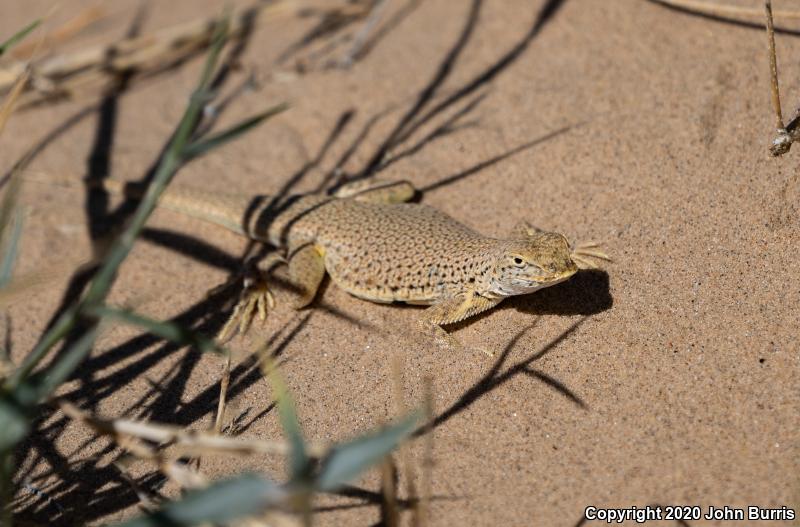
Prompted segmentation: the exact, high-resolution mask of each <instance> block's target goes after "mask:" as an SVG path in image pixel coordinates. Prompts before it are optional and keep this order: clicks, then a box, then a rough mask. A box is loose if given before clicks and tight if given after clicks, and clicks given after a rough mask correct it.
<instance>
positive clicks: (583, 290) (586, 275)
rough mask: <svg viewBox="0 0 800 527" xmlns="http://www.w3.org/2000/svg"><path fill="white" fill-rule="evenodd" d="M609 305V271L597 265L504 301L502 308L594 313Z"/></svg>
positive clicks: (528, 310)
mask: <svg viewBox="0 0 800 527" xmlns="http://www.w3.org/2000/svg"><path fill="white" fill-rule="evenodd" d="M613 305H614V299H613V297H612V296H611V289H610V280H609V275H608V273H607V272H606V271H603V270H600V269H591V270H585V271H581V272H579V273H578V274H576V275H575V276H573V277H572V279H570V280H567V281H566V282H563V283H560V284H558V285H554V286H553V287H548V288H547V289H543V290H541V291H538V292H536V293H534V294H532V295H522V296H516V297H513V298H510V299H509V300H508V301H507V302H505V306H506V308H509V307H511V308H514V309H516V310H518V311H522V312H524V313H531V314H536V315H596V314H597V313H601V312H603V311H605V310H607V309H610V308H611V306H613ZM500 307H501V308H502V307H503V304H500Z"/></svg>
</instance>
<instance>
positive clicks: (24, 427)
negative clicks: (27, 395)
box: [0, 399, 30, 452]
mask: <svg viewBox="0 0 800 527" xmlns="http://www.w3.org/2000/svg"><path fill="white" fill-rule="evenodd" d="M29 428H30V425H29V424H28V418H27V416H26V415H24V414H23V413H22V411H20V409H19V407H18V405H16V404H14V402H13V401H9V400H7V399H0V452H2V451H4V450H9V449H11V447H13V446H14V445H16V444H17V443H18V442H19V441H21V440H22V438H24V437H25V436H26V435H27V433H28V430H29Z"/></svg>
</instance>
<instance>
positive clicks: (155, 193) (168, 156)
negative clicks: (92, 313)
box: [10, 18, 228, 386]
mask: <svg viewBox="0 0 800 527" xmlns="http://www.w3.org/2000/svg"><path fill="white" fill-rule="evenodd" d="M227 27H228V19H227V18H226V19H225V20H223V21H222V22H220V23H219V24H218V25H217V29H216V31H215V34H214V40H213V42H214V43H213V45H212V46H211V49H210V50H209V53H208V57H207V58H206V63H205V66H204V68H203V73H202V75H201V77H200V81H199V83H198V86H197V88H196V89H195V91H194V93H193V95H192V97H191V98H190V100H189V104H188V105H187V107H186V111H185V112H184V114H183V117H182V118H181V121H180V123H179V125H178V129H177V131H176V133H175V135H174V136H173V138H172V141H171V142H170V145H169V147H168V148H167V150H166V152H165V154H164V156H163V158H162V159H161V162H160V163H159V165H158V168H157V169H156V172H155V175H154V176H153V180H152V182H151V183H150V185H149V186H148V187H147V191H146V192H145V195H144V197H143V198H142V200H141V202H140V203H139V206H138V208H137V209H136V211H135V212H134V215H133V217H132V218H131V221H130V223H129V224H128V227H127V228H126V229H125V231H124V232H123V233H122V234H121V235H120V236H119V237H118V238H116V239H115V240H114V243H113V244H112V245H111V248H110V249H109V252H108V255H107V256H106V259H105V260H104V261H103V264H102V265H101V267H100V269H99V270H98V272H97V274H96V275H95V277H94V279H93V280H92V282H91V284H90V286H89V288H88V291H87V293H86V295H85V297H84V299H83V301H82V302H81V303H80V304H79V305H78V306H76V307H74V308H72V309H68V310H67V311H65V312H64V314H63V315H62V316H61V317H59V319H58V321H57V322H56V324H55V325H54V326H53V327H52V328H51V329H50V330H49V331H48V332H47V333H46V334H45V335H44V336H43V337H42V338H41V339H40V340H39V342H38V343H37V345H36V346H35V347H34V349H33V351H31V353H29V354H28V355H27V356H26V357H25V359H24V361H23V363H22V365H21V366H20V368H19V369H18V370H17V371H16V372H15V374H14V376H13V377H12V379H11V380H10V384H11V385H12V386H13V385H15V384H19V383H20V382H21V381H22V380H24V379H25V378H26V377H27V376H28V375H30V373H31V371H33V369H34V368H36V366H37V365H38V364H39V362H41V360H42V359H43V358H44V357H45V356H46V355H47V352H48V351H49V350H50V348H52V347H53V346H54V345H55V344H56V342H58V341H59V340H61V338H62V337H63V336H64V335H65V334H66V333H68V332H69V330H70V329H71V328H72V327H74V325H75V323H76V322H77V321H78V318H80V316H81V315H82V310H83V309H85V308H86V307H87V306H96V305H99V304H101V303H102V302H103V300H104V299H105V297H106V295H107V294H108V292H109V291H110V290H111V286H112V284H113V283H114V278H115V277H116V273H117V270H118V269H119V267H120V265H122V262H123V261H124V260H125V258H127V256H128V254H129V253H130V251H131V249H132V248H133V244H134V242H135V241H136V238H137V237H138V235H139V233H140V232H141V230H142V228H143V227H144V224H145V223H146V222H147V220H148V219H149V217H150V214H152V212H153V210H154V209H155V207H156V204H157V202H158V198H159V196H160V195H161V193H162V192H163V191H164V189H165V188H166V187H167V185H168V184H169V183H170V181H172V177H173V176H174V175H175V173H176V172H177V171H178V168H180V166H181V158H182V154H183V150H184V149H185V148H186V145H187V144H188V142H189V139H190V136H191V134H192V131H193V130H194V128H195V126H196V125H197V122H198V120H199V119H200V116H201V112H202V109H203V105H204V104H205V101H206V100H207V89H208V83H209V82H210V79H211V74H212V73H213V71H214V69H215V68H216V64H217V60H218V58H219V54H220V52H221V50H222V46H223V44H224V43H225V37H226V34H227Z"/></svg>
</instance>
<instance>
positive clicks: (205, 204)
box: [24, 172, 269, 239]
mask: <svg viewBox="0 0 800 527" xmlns="http://www.w3.org/2000/svg"><path fill="white" fill-rule="evenodd" d="M24 179H25V181H30V182H33V183H43V184H46V185H62V186H66V187H67V188H72V189H76V188H78V181H79V178H77V177H68V176H61V177H58V176H53V175H52V174H47V175H44V176H43V175H40V174H38V173H36V172H28V173H26V174H25V178H24ZM83 184H84V185H86V186H89V187H91V188H102V189H105V190H106V191H107V192H108V193H110V194H114V195H117V196H125V197H127V198H131V199H135V200H140V199H142V197H143V196H144V193H145V190H146V187H145V186H144V185H141V184H137V183H127V182H122V181H119V180H115V179H84V180H83ZM268 202H269V198H268V197H266V196H257V197H253V196H247V195H243V194H236V193H232V192H209V191H203V190H199V189H194V188H190V187H181V186H174V187H173V186H170V187H168V188H167V189H166V190H165V191H164V192H163V193H162V194H161V197H160V199H159V202H158V206H159V207H163V208H165V209H170V210H173V211H175V212H179V213H181V214H186V215H187V216H191V217H193V218H197V219H200V220H204V221H208V222H211V223H214V224H216V225H219V226H221V227H224V228H226V229H228V230H231V231H233V232H236V233H238V234H242V235H248V233H249V231H250V230H251V229H249V228H246V224H248V223H249V224H252V223H253V221H251V220H250V218H249V216H250V215H251V214H249V211H250V210H252V211H253V212H260V211H261V210H263V208H264V204H265V203H268ZM256 238H258V239H260V238H261V237H260V236H256Z"/></svg>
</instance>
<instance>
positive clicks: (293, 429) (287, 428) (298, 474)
mask: <svg viewBox="0 0 800 527" xmlns="http://www.w3.org/2000/svg"><path fill="white" fill-rule="evenodd" d="M266 369H267V374H268V376H269V382H270V384H271V385H272V393H273V395H274V397H275V401H276V403H277V405H278V415H279V417H280V421H281V427H282V428H283V433H284V434H285V435H286V440H287V441H289V447H290V451H289V474H290V477H291V479H292V481H294V482H295V483H301V482H304V480H307V479H308V477H309V475H310V472H311V462H310V459H309V458H308V453H307V452H306V443H305V440H304V439H303V431H302V430H301V428H300V421H299V420H298V419H297V412H296V410H295V406H294V401H293V400H292V397H291V395H289V390H288V389H287V388H286V384H285V383H284V382H283V379H282V378H281V376H280V375H279V374H278V372H277V371H276V369H275V366H274V364H272V363H271V362H270V363H269V364H268V365H267V367H266Z"/></svg>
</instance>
